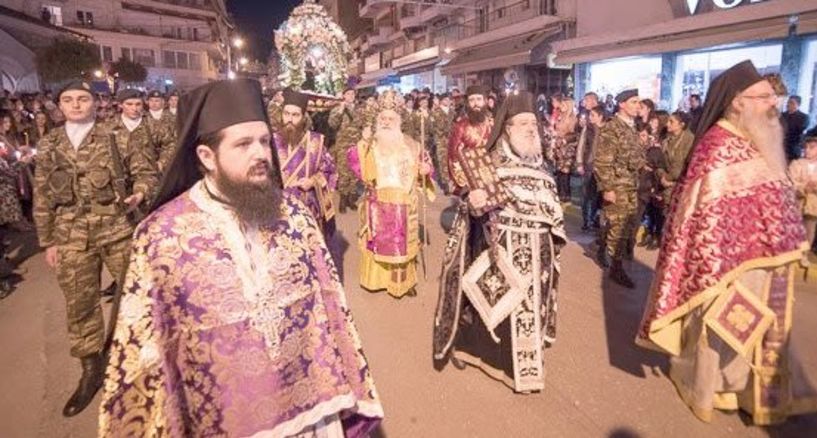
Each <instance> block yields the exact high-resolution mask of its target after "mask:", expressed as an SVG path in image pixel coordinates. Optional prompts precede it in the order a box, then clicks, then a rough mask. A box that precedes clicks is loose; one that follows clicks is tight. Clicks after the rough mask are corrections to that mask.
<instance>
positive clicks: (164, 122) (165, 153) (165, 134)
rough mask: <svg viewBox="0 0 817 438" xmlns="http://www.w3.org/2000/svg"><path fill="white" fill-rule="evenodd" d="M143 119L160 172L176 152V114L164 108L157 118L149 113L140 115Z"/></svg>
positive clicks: (165, 167)
mask: <svg viewBox="0 0 817 438" xmlns="http://www.w3.org/2000/svg"><path fill="white" fill-rule="evenodd" d="M120 120H121V118H120ZM145 121H147V128H148V131H149V132H150V137H151V139H152V143H153V148H154V152H155V154H156V157H157V161H156V163H157V165H158V167H157V170H159V173H161V172H162V171H163V170H164V169H167V167H168V166H169V165H170V161H172V160H173V155H174V154H175V153H176V116H174V115H173V114H171V113H170V111H167V110H165V111H163V112H162V118H161V119H159V120H156V119H154V118H153V117H151V115H150V113H148V114H145V116H143V117H142V122H143V123H144V122H145ZM119 123H122V122H121V121H120V122H119Z"/></svg>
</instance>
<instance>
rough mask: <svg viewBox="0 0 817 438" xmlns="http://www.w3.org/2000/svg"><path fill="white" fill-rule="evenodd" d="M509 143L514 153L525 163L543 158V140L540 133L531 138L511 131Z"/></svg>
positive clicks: (522, 133)
mask: <svg viewBox="0 0 817 438" xmlns="http://www.w3.org/2000/svg"><path fill="white" fill-rule="evenodd" d="M508 141H509V142H510V144H511V148H513V151H514V152H516V154H517V155H519V156H520V157H521V158H522V159H523V160H525V161H536V160H538V159H539V158H540V157H541V156H542V138H541V137H539V133H538V132H536V133H534V134H533V135H532V136H531V135H528V134H525V133H524V132H515V131H513V130H511V132H510V133H508Z"/></svg>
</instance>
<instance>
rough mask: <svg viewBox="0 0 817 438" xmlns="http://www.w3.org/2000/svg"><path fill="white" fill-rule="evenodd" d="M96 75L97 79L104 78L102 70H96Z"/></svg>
mask: <svg viewBox="0 0 817 438" xmlns="http://www.w3.org/2000/svg"><path fill="white" fill-rule="evenodd" d="M94 77H95V78H97V79H102V70H94Z"/></svg>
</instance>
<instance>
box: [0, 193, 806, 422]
mask: <svg viewBox="0 0 817 438" xmlns="http://www.w3.org/2000/svg"><path fill="white" fill-rule="evenodd" d="M452 215H453V209H452V208H451V203H450V201H449V200H448V199H447V198H445V197H440V198H438V200H437V201H436V202H435V203H433V204H431V205H429V207H428V212H427V215H426V216H427V218H428V224H429V231H430V235H431V245H430V247H428V248H427V250H426V259H427V266H428V271H429V272H428V279H427V280H425V281H423V282H422V283H421V284H420V285H419V286H418V296H417V297H413V298H412V297H407V298H404V299H402V300H396V299H393V298H391V297H389V296H387V295H385V294H371V293H368V292H365V291H363V290H361V289H360V287H359V286H358V285H357V278H358V265H359V257H358V250H357V248H356V245H355V237H354V236H355V233H356V230H357V214H356V213H355V212H348V213H345V214H343V215H340V216H339V221H338V229H339V230H340V237H341V239H340V241H341V242H342V246H343V247H344V249H345V253H344V258H343V271H344V274H345V275H344V277H345V278H344V285H345V287H346V294H347V297H348V301H349V305H350V307H351V308H352V311H353V313H354V316H355V320H356V324H357V327H358V329H359V331H360V333H361V337H362V341H363V347H364V350H365V352H366V355H367V356H368V359H369V364H370V366H371V369H372V373H373V375H374V378H375V382H376V384H377V388H378V390H379V392H380V396H381V398H382V402H383V406H384V409H385V412H386V420H385V421H384V423H383V424H382V426H381V428H380V429H379V430H378V431H377V432H376V433H375V436H376V437H390V438H391V437H395V438H402V437H513V436H519V437H616V438H619V437H620V438H628V437H661V438H666V437H676V436H677V437H765V436H772V437H815V436H817V415H809V416H801V417H795V418H792V419H790V420H789V421H788V422H787V423H785V424H783V425H780V426H776V427H769V428H761V427H755V426H751V425H749V424H748V422H749V420H748V418H747V417H745V416H744V415H742V414H722V413H718V414H716V415H715V417H714V419H713V421H712V423H711V424H705V423H702V422H700V421H698V420H697V419H696V418H695V417H694V416H693V415H692V414H691V413H690V412H689V410H688V409H687V408H686V406H685V405H684V404H683V403H682V402H681V400H680V399H679V397H678V396H677V394H676V392H675V389H674V387H673V386H672V384H671V383H670V381H669V380H668V378H667V377H666V374H667V372H668V361H667V359H666V357H664V356H662V355H659V354H656V353H653V352H650V351H647V350H644V349H641V348H638V347H636V346H635V345H634V344H633V337H634V334H635V330H636V327H637V325H638V323H639V320H640V317H641V311H642V308H643V304H644V301H645V297H646V291H647V288H648V286H649V283H650V281H651V278H652V267H653V266H654V264H655V260H656V256H657V253H656V252H655V251H652V252H649V251H645V250H642V249H640V248H639V249H638V250H637V252H636V260H635V261H634V262H632V265H631V266H630V269H631V271H632V272H634V277H635V279H636V281H637V283H638V288H637V289H636V290H635V291H631V290H626V289H623V288H620V287H618V286H616V285H614V284H611V283H610V282H609V281H608V280H607V279H606V277H605V276H603V275H602V272H601V271H600V270H599V268H598V267H597V266H596V265H595V264H594V262H593V261H592V259H590V258H589V257H587V256H586V255H585V252H586V247H588V246H589V245H590V243H591V241H592V240H593V237H592V236H591V235H589V234H584V233H582V232H581V231H580V230H579V225H580V222H579V217H578V213H577V212H576V210H575V208H573V207H571V208H570V209H568V212H567V229H568V235H569V236H570V242H569V243H568V245H567V246H566V247H565V248H564V250H563V255H562V276H561V284H560V287H559V289H560V290H559V327H558V339H557V342H556V344H555V345H554V346H553V348H551V349H549V350H548V351H547V352H546V353H545V366H546V369H547V377H546V385H545V390H544V391H542V392H541V393H537V394H532V395H518V394H514V393H513V392H512V391H511V390H509V389H508V388H507V387H505V386H504V385H502V384H500V383H498V382H496V381H494V380H492V379H490V378H489V377H487V376H486V375H484V374H482V372H480V371H479V370H477V369H475V368H467V369H465V370H458V369H456V368H454V367H453V366H450V365H449V366H446V367H445V368H443V369H442V370H436V369H435V368H434V366H433V361H432V354H431V332H432V325H433V316H434V310H435V307H436V304H437V285H438V282H437V277H438V276H439V272H440V267H441V265H442V259H443V247H444V244H445V232H444V229H443V226H444V225H445V224H447V223H450V221H451V219H452ZM15 240H17V241H19V240H20V239H19V238H18V239H15ZM24 240H25V241H26V243H28V244H29V246H30V245H31V244H33V240H32V239H31V237H30V236H29V237H28V238H27V239H24ZM25 252H26V251H22V253H25ZM14 254H16V255H18V256H19V257H21V258H26V257H28V256H29V255H30V254H21V251H20V250H15V251H14ZM22 268H23V269H24V270H25V271H26V272H25V274H24V278H25V280H24V281H23V282H22V283H21V284H20V285H19V287H18V290H17V291H16V292H15V293H14V294H13V295H11V296H10V297H8V298H6V299H5V300H3V301H0V351H2V354H0V389H1V390H2V394H0V437H2V438H16V437H37V436H42V437H91V436H94V435H95V434H96V421H97V409H98V399H99V396H97V401H96V402H95V403H94V404H93V405H92V406H91V407H89V408H88V409H87V410H86V411H85V412H83V413H82V414H80V415H79V416H77V417H74V418H70V419H66V418H63V417H62V415H61V410H62V406H63V404H64V402H65V401H66V400H67V398H68V397H69V395H70V393H71V391H72V390H73V389H74V385H75V384H76V381H77V379H78V377H79V364H78V362H77V361H76V360H75V359H72V358H70V357H69V355H68V345H67V340H66V332H65V304H64V299H63V297H62V293H61V292H60V290H59V288H58V286H57V283H56V279H55V277H54V274H53V272H52V271H51V270H50V269H49V268H48V267H47V266H46V264H45V259H44V257H43V254H42V253H37V254H34V255H33V256H31V257H30V258H27V259H26V260H25V261H24V262H23V264H22ZM106 278H107V277H106ZM106 284H107V280H106ZM795 293H796V303H795V309H794V329H793V335H792V343H793V348H794V351H795V352H796V360H797V361H798V362H799V363H800V364H801V365H802V366H803V367H804V368H805V370H806V372H807V374H808V375H809V376H810V378H811V382H812V384H813V385H812V386H814V387H817V347H815V345H817V318H815V317H814V315H815V311H817V283H815V282H813V281H812V282H811V283H805V282H802V281H800V282H798V284H797V286H796V292H795ZM106 309H107V306H106Z"/></svg>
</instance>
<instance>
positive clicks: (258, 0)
mask: <svg viewBox="0 0 817 438" xmlns="http://www.w3.org/2000/svg"><path fill="white" fill-rule="evenodd" d="M301 1H302V0H227V10H228V11H230V13H231V14H232V16H233V19H234V20H235V24H236V29H237V31H238V32H239V33H240V34H241V36H242V37H244V39H245V40H246V42H247V43H248V47H247V49H245V50H247V51H248V52H247V54H248V55H249V57H250V58H257V59H259V60H261V61H266V59H267V57H268V56H269V52H270V50H271V49H272V34H273V31H274V30H275V29H277V28H278V26H279V25H280V24H281V23H283V22H284V20H286V19H287V17H288V16H289V13H290V11H292V9H293V8H294V7H295V6H297V5H299V4H300V3H301Z"/></svg>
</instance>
